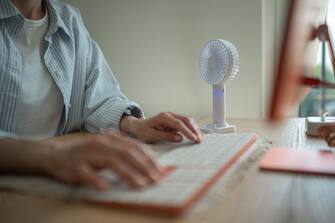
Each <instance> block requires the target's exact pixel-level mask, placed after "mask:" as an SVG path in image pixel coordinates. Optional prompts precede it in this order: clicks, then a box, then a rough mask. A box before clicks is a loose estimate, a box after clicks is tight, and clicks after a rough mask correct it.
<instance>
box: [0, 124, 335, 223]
mask: <svg viewBox="0 0 335 223" xmlns="http://www.w3.org/2000/svg"><path fill="white" fill-rule="evenodd" d="M204 121H205V119H199V122H200V123H203V122H204ZM230 122H231V123H232V124H235V125H236V126H237V129H238V131H239V132H256V133H258V134H259V135H260V136H266V137H271V138H272V139H273V140H274V143H275V144H277V145H284V146H295V147H308V148H318V147H320V146H326V144H325V143H324V142H323V141H322V140H320V139H316V138H307V137H306V136H305V133H304V120H303V119H291V120H290V121H289V122H288V123H287V125H286V127H284V128H279V129H277V131H276V132H275V131H274V130H273V129H274V128H272V127H268V126H266V125H265V124H264V123H263V122H262V121H260V120H252V119H231V120H230ZM246 171H247V172H246V174H245V177H244V178H243V180H242V181H241V182H239V183H238V185H237V186H236V187H234V188H233V189H232V191H231V193H230V194H229V195H227V197H226V198H225V199H223V200H222V202H219V204H218V205H216V206H215V207H214V208H212V209H210V210H208V211H207V212H205V213H202V214H200V215H194V216H193V215H191V216H188V217H184V218H178V219H171V218H170V219H169V218H164V217H161V216H151V215H147V214H140V213H134V212H127V211H120V210H113V209H109V208H105V207H101V206H95V205H88V204H78V203H71V202H64V201H57V200H49V199H44V198H37V197H34V196H29V195H22V194H18V193H12V192H5V191H0V222H1V223H12V222H13V223H14V222H15V223H18V222H27V223H30V222H34V223H42V222H47V223H56V222H61V223H67V222H71V223H73V222H80V223H86V222H87V223H88V222H94V223H98V222H109V223H110V222H117V223H123V222H125V223H130V222H136V223H140V222H146V223H150V222H155V223H159V222H191V223H197V222H218V223H219V222H220V223H221V222H257V223H260V222H274V223H277V222H283V223H284V222H285V223H286V222H302V223H307V222H318V223H321V222H327V223H331V222H335V177H327V176H315V175H305V174H288V173H276V172H262V171H260V170H259V169H258V163H257V162H256V163H254V164H253V165H252V166H251V167H250V168H248V169H247V170H246Z"/></svg>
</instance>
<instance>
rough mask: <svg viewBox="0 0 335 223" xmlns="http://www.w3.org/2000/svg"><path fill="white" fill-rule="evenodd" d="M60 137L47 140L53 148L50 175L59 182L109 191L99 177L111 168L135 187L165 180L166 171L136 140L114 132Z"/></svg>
mask: <svg viewBox="0 0 335 223" xmlns="http://www.w3.org/2000/svg"><path fill="white" fill-rule="evenodd" d="M60 138H61V137H60ZM60 138H59V139H58V138H57V137H55V138H51V139H49V140H46V141H47V143H49V145H51V147H52V149H51V150H50V153H49V155H48V156H47V157H48V160H47V167H46V172H47V173H48V174H50V175H52V176H53V177H55V178H57V179H58V180H61V181H64V182H67V183H73V184H86V185H90V186H92V187H95V188H97V189H100V190H106V189H108V187H109V184H108V182H107V181H106V180H105V179H104V178H102V177H100V176H98V171H99V170H102V169H109V170H110V171H112V172H113V173H115V174H117V175H118V176H119V177H120V178H121V179H123V180H124V181H126V182H127V183H128V184H129V185H131V186H134V187H143V186H146V185H149V184H152V183H155V182H157V181H158V180H159V179H160V178H161V177H162V174H163V173H162V172H163V171H162V168H161V167H159V166H158V164H157V163H156V162H155V161H154V159H153V158H152V156H151V155H150V154H149V152H148V150H147V148H146V145H144V144H142V143H140V142H138V141H136V140H134V139H131V138H128V137H124V136H121V135H120V134H118V133H113V132H111V131H108V132H106V133H104V134H103V135H101V134H85V135H80V134H79V136H75V137H71V138H68V139H60Z"/></svg>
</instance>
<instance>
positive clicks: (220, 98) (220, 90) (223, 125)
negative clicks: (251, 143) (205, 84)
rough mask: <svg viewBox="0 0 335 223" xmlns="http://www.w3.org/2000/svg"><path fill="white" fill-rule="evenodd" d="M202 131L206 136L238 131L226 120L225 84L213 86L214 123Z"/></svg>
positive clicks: (204, 127)
mask: <svg viewBox="0 0 335 223" xmlns="http://www.w3.org/2000/svg"><path fill="white" fill-rule="evenodd" d="M200 130H201V131H202V132H203V133H204V134H211V133H219V134H223V133H231V132H235V131H236V128H235V126H233V125H229V124H228V122H227V120H226V94H225V86H224V84H222V85H220V84H219V85H213V123H209V124H206V125H204V126H203V127H202V128H200Z"/></svg>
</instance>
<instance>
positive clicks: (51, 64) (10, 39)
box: [0, 0, 143, 139]
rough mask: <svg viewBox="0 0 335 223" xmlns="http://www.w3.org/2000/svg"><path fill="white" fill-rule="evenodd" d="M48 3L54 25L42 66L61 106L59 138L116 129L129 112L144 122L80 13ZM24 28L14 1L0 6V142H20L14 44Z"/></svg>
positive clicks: (4, 1) (19, 72)
mask: <svg viewBox="0 0 335 223" xmlns="http://www.w3.org/2000/svg"><path fill="white" fill-rule="evenodd" d="M45 3H46V7H47V8H48V12H49V15H50V24H49V28H48V31H47V33H46V35H45V38H44V43H43V44H46V50H45V54H44V63H45V66H46V68H47V69H48V71H49V73H50V75H51V76H52V78H53V80H54V81H55V84H56V85H57V87H58V88H59V90H60V92H61V94H62V101H63V111H62V114H61V115H62V117H61V121H60V124H59V128H58V131H57V135H61V134H66V133H69V132H73V131H78V130H87V131H89V132H98V131H99V130H100V129H101V128H114V129H118V128H119V122H120V119H121V117H122V115H123V114H124V113H125V112H126V113H129V110H131V113H132V115H134V116H136V117H142V116H143V112H142V110H141V109H140V107H139V106H138V105H137V104H136V103H134V102H132V101H130V100H128V99H127V97H125V96H124V95H123V93H122V92H121V90H120V87H119V84H118V82H117V80H116V79H115V77H114V75H113V73H112V71H111V69H110V67H109V66H108V64H107V62H106V60H105V58H104V55H103V54H102V52H101V50H100V48H99V46H98V45H97V43H96V42H95V41H94V40H93V39H92V38H91V37H90V35H89V33H88V31H87V29H86V28H85V26H84V24H83V20H82V18H81V16H80V13H79V11H78V10H77V9H75V8H74V7H72V6H70V5H68V4H65V3H62V2H59V1H58V0H45ZM23 25H24V17H23V15H22V14H21V13H20V12H19V11H18V10H17V9H16V7H15V6H14V5H13V4H12V3H11V2H10V0H0V139H1V138H7V137H13V138H15V137H16V135H15V124H16V118H15V117H16V113H17V107H18V101H19V99H20V93H21V85H22V83H21V82H22V58H21V54H20V51H19V50H18V48H17V46H16V40H17V38H18V36H19V33H20V31H21V29H22V27H23ZM32 87H36V88H38V86H32ZM36 116H38V114H36ZM34 118H35V117H34Z"/></svg>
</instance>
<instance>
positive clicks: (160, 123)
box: [120, 112, 202, 143]
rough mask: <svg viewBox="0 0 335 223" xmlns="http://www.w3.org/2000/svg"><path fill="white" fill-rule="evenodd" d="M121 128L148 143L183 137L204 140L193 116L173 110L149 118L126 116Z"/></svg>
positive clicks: (197, 140)
mask: <svg viewBox="0 0 335 223" xmlns="http://www.w3.org/2000/svg"><path fill="white" fill-rule="evenodd" d="M120 130H121V132H125V133H127V134H129V135H132V136H134V137H136V138H138V139H140V140H142V141H144V142H146V143H154V142H159V141H170V142H181V141H182V140H183V137H186V138H187V139H189V140H191V141H193V142H195V143H201V142H202V135H201V133H200V130H199V127H198V125H197V124H196V122H195V121H194V120H193V119H192V118H189V117H186V116H182V115H178V114H174V113H172V112H163V113H160V114H158V115H156V116H154V117H151V118H148V119H138V118H135V117H132V116H126V117H124V118H123V119H122V120H121V122H120Z"/></svg>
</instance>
